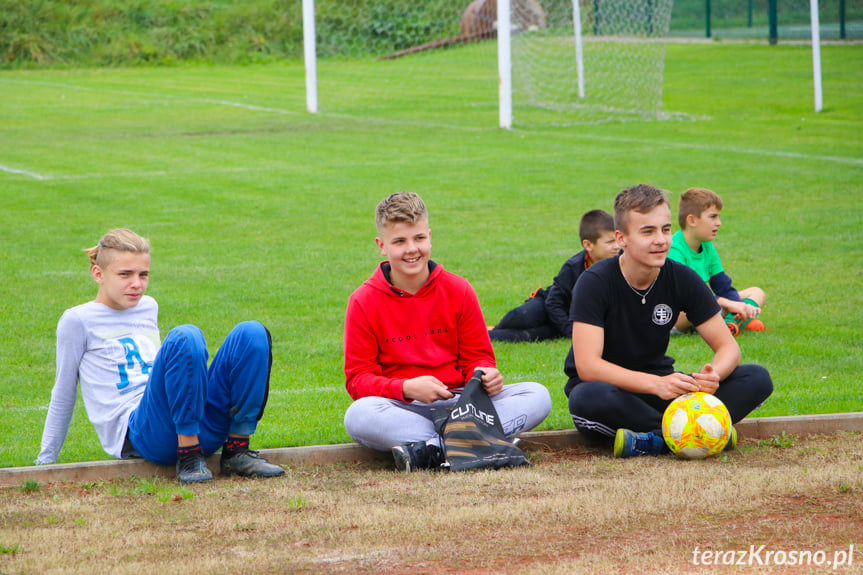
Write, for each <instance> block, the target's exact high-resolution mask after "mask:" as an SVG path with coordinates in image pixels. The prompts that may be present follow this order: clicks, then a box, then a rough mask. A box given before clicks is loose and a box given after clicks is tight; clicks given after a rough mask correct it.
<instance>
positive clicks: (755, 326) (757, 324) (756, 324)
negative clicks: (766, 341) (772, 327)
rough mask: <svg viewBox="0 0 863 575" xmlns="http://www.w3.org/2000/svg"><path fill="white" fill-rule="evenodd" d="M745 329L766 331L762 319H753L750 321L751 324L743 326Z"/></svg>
mask: <svg viewBox="0 0 863 575" xmlns="http://www.w3.org/2000/svg"><path fill="white" fill-rule="evenodd" d="M743 329H748V330H749V331H764V330H765V329H767V328H765V327H764V322H763V321H761V320H760V319H752V320H749V323H747V324H746V325H744V326H743Z"/></svg>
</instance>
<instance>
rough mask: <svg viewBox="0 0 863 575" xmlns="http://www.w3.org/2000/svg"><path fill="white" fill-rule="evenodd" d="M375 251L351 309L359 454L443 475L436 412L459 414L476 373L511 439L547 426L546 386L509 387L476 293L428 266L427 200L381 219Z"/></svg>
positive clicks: (401, 205)
mask: <svg viewBox="0 0 863 575" xmlns="http://www.w3.org/2000/svg"><path fill="white" fill-rule="evenodd" d="M375 223H376V224H377V231H378V237H376V238H375V243H376V244H377V247H378V249H380V252H381V255H382V256H384V258H386V261H384V262H382V263H381V264H380V265H378V267H377V268H376V269H375V271H374V273H373V274H372V276H371V277H370V278H369V279H368V280H366V281H365V282H364V283H363V284H362V285H361V286H360V287H359V288H357V289H356V290H355V291H354V293H353V294H351V297H350V299H349V301H348V307H347V312H346V317H345V380H346V387H347V390H348V393H349V394H350V395H351V397H352V398H353V399H354V400H355V401H354V402H353V403H352V404H351V406H350V407H349V408H348V410H347V412H345V428H346V430H347V432H348V434H349V435H350V436H351V437H352V438H353V439H354V441H356V442H357V443H359V444H360V445H363V446H365V447H368V448H370V449H375V450H379V451H390V450H391V451H392V453H393V457H394V459H395V463H396V467H397V468H398V469H399V470H401V471H414V470H417V469H431V468H437V467H439V466H440V464H441V463H442V452H441V448H440V436H439V435H438V434H437V432H436V431H435V426H434V420H433V414H432V410H433V409H436V408H447V407H453V406H454V405H455V404H456V401H457V398H456V393H458V391H459V390H460V388H462V387H464V385H465V382H466V381H467V380H468V379H470V377H471V376H472V375H473V372H474V370H475V369H478V368H479V369H482V370H483V371H484V372H485V375H483V376H482V384H483V386H484V388H485V389H486V391H487V392H488V394H489V395H490V396H491V399H492V401H493V403H494V406H495V408H496V409H497V412H498V415H499V417H500V421H501V423H502V424H503V430H504V434H505V435H506V436H507V437H508V438H513V437H515V436H516V435H517V434H519V433H521V432H523V431H527V430H529V429H532V428H534V427H536V426H537V425H539V424H540V423H541V422H542V421H543V420H544V419H545V417H546V416H547V415H548V413H549V412H550V411H551V397H550V396H549V393H548V390H547V389H546V388H545V386H543V385H541V384H539V383H531V382H528V383H515V384H511V385H503V376H502V375H501V373H500V371H498V369H497V368H496V366H495V357H494V351H493V350H492V347H491V341H490V340H489V337H488V330H487V328H486V324H485V321H484V319H483V316H482V311H481V310H480V306H479V301H478V299H477V296H476V293H475V292H474V290H473V288H472V287H471V285H470V284H469V283H468V282H467V280H465V279H463V278H461V277H459V276H457V275H455V274H453V273H451V272H448V271H446V270H445V269H444V268H443V266H442V265H441V264H438V263H436V262H434V261H432V260H431V259H430V255H431V230H430V229H429V219H428V213H427V211H426V207H425V204H424V203H423V201H422V199H421V198H420V197H419V196H418V195H417V194H414V193H408V192H399V193H396V194H392V195H390V196H389V197H387V198H385V199H384V200H382V201H381V202H380V203H379V204H378V206H377V209H376V212H375Z"/></svg>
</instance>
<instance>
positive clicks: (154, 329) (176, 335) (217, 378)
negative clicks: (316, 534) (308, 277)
mask: <svg viewBox="0 0 863 575" xmlns="http://www.w3.org/2000/svg"><path fill="white" fill-rule="evenodd" d="M85 251H86V253H87V255H88V256H89V257H90V273H91V274H92V276H93V279H94V280H95V281H96V283H97V284H99V290H98V292H97V293H96V299H95V300H94V301H91V302H87V303H84V304H81V305H79V306H76V307H73V308H70V309H68V310H66V312H65V313H64V314H63V316H62V317H61V318H60V322H59V323H58V324H57V375H56V379H55V381H54V389H53V391H52V392H51V403H50V404H49V406H48V416H47V418H46V419H45V429H44V431H43V433H42V450H41V451H40V453H39V456H38V457H37V459H36V463H37V464H43V463H54V462H56V461H57V457H58V455H59V454H60V449H61V448H62V447H63V443H64V442H65V441H66V434H67V433H68V431H69V424H70V422H71V420H72V412H73V411H74V409H75V398H76V395H77V387H78V384H79V383H80V385H81V396H82V397H83V399H84V407H85V408H86V410H87V416H88V417H89V418H90V421H91V422H92V424H93V426H94V427H95V428H96V435H98V437H99V441H100V442H101V443H102V448H103V449H104V450H105V451H106V452H107V453H108V455H110V456H112V457H117V458H120V459H125V458H127V457H136V456H137V457H143V458H145V459H146V460H148V461H151V462H153V463H157V464H159V465H175V464H176V469H177V478H178V479H179V480H180V482H181V483H200V482H204V481H211V480H212V479H213V474H212V472H211V471H210V470H209V469H208V468H207V465H206V462H205V460H204V456H205V455H209V454H211V453H214V452H215V451H217V450H218V449H219V447H221V448H222V456H221V461H220V468H221V472H222V475H232V474H236V475H240V476H244V477H276V476H279V475H282V474H284V472H285V470H284V469H282V468H281V467H279V466H278V465H273V464H271V463H269V462H268V461H266V460H265V459H263V458H261V457H260V456H259V455H258V453H257V452H256V451H252V450H250V449H249V437H250V436H251V435H252V434H253V433H254V432H255V429H256V427H257V424H258V420H259V419H260V418H261V415H263V413H264V406H265V405H266V403H267V394H268V391H269V381H270V366H271V365H272V344H271V341H270V334H269V332H268V331H267V329H266V328H265V327H264V326H263V325H261V324H260V323H258V322H256V321H247V322H243V323H240V324H239V325H237V326H236V327H235V328H234V329H233V330H232V331H231V333H230V334H228V337H227V338H226V339H225V342H224V343H223V344H222V346H221V347H220V348H219V351H218V353H216V356H215V358H213V362H212V364H211V365H210V367H209V369H208V368H207V359H208V352H207V345H206V342H205V341H204V336H203V334H202V333H201V330H200V329H198V328H197V327H195V326H192V325H183V326H179V327H176V328H174V329H172V330H171V331H170V333H168V335H167V337H165V341H164V342H163V343H161V344H160V338H161V336H160V334H159V326H158V315H159V306H158V304H157V303H156V300H154V299H153V298H151V297H150V296H148V295H144V293H145V292H146V290H147V284H148V283H149V280H150V243H149V242H148V241H147V240H146V239H145V238H142V237H141V236H139V235H138V234H136V233H135V232H133V231H131V230H127V229H116V230H112V231H110V232H108V233H107V234H105V236H103V237H102V239H101V240H100V241H99V243H98V245H96V246H95V247H93V248H90V249H88V250H85Z"/></svg>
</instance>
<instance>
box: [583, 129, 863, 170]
mask: <svg viewBox="0 0 863 575" xmlns="http://www.w3.org/2000/svg"><path fill="white" fill-rule="evenodd" d="M575 137H577V138H580V139H586V140H603V141H606V142H623V143H627V144H639V145H649V146H666V147H669V148H687V149H695V150H703V151H707V152H728V153H732V154H742V155H751V156H767V157H771V158H790V159H799V160H811V161H815V162H830V163H836V164H850V165H852V166H863V158H852V157H847V156H820V155H816V154H801V153H798V152H782V151H776V150H762V149H758V148H742V147H739V146H714V145H711V144H696V143H693V142H672V141H667V140H645V139H639V138H622V137H618V136H597V135H586V136H582V135H575Z"/></svg>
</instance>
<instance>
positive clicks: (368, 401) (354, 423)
mask: <svg viewBox="0 0 863 575" xmlns="http://www.w3.org/2000/svg"><path fill="white" fill-rule="evenodd" d="M380 399H381V398H379V397H373V396H370V397H361V398H359V399H358V400H356V401H354V402H353V403H352V404H350V405H349V406H348V409H347V411H345V431H347V432H348V435H350V436H351V439H353V440H354V441H356V442H358V443H361V444H363V445H365V443H364V441H363V438H364V436H365V435H366V433H367V432H368V430H369V428H370V427H376V426H377V421H376V418H375V412H377V411H378V409H379V408H380V403H381V401H380Z"/></svg>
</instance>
